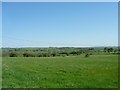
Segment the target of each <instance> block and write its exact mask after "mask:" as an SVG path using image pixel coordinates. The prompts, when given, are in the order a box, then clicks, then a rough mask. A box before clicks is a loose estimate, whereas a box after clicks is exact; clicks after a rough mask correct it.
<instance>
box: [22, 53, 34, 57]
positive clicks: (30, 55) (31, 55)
mask: <svg viewBox="0 0 120 90" xmlns="http://www.w3.org/2000/svg"><path fill="white" fill-rule="evenodd" d="M23 56H24V57H34V55H33V54H30V53H23Z"/></svg>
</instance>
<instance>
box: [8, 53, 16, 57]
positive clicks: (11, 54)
mask: <svg viewBox="0 0 120 90" xmlns="http://www.w3.org/2000/svg"><path fill="white" fill-rule="evenodd" d="M9 56H10V57H17V53H15V52H11V53H10V54H9Z"/></svg>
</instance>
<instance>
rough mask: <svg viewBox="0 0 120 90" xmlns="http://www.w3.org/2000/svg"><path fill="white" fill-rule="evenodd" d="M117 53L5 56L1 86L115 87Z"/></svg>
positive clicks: (116, 81)
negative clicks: (88, 55) (63, 55)
mask: <svg viewBox="0 0 120 90" xmlns="http://www.w3.org/2000/svg"><path fill="white" fill-rule="evenodd" d="M117 86H118V57H117V55H91V56H90V57H88V58H85V57H84V56H83V55H80V56H68V57H4V58H3V88H6V87H7V88H8V87H9V88H12V87H14V88H20V87H21V88H25V87H27V88H116V87H117Z"/></svg>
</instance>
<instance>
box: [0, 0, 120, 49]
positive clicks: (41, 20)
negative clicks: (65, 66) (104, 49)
mask: <svg viewBox="0 0 120 90" xmlns="http://www.w3.org/2000/svg"><path fill="white" fill-rule="evenodd" d="M2 5H3V11H2V14H3V16H2V17H3V32H2V35H3V47H49V46H50V47H59V46H65V47H66V46H72V47H73V46H75V47H81V46H85V47H86V46H117V44H118V6H117V2H111V3H110V2H109V3H105V2H103V3H100V2H99V3H97V2H96V3H95V2H91V3H86V2H85V3H83V2H79V3H73V2H71V3H69V2H67V3H65V2H64V3H53V2H50V3H42V2H41V3H40V2H39V3H33V2H31V3H30V2H27V3H25V2H24V3H22V2H21V3H20V2H19V3H12V2H11V3H10V2H8V3H3V4H2Z"/></svg>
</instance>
